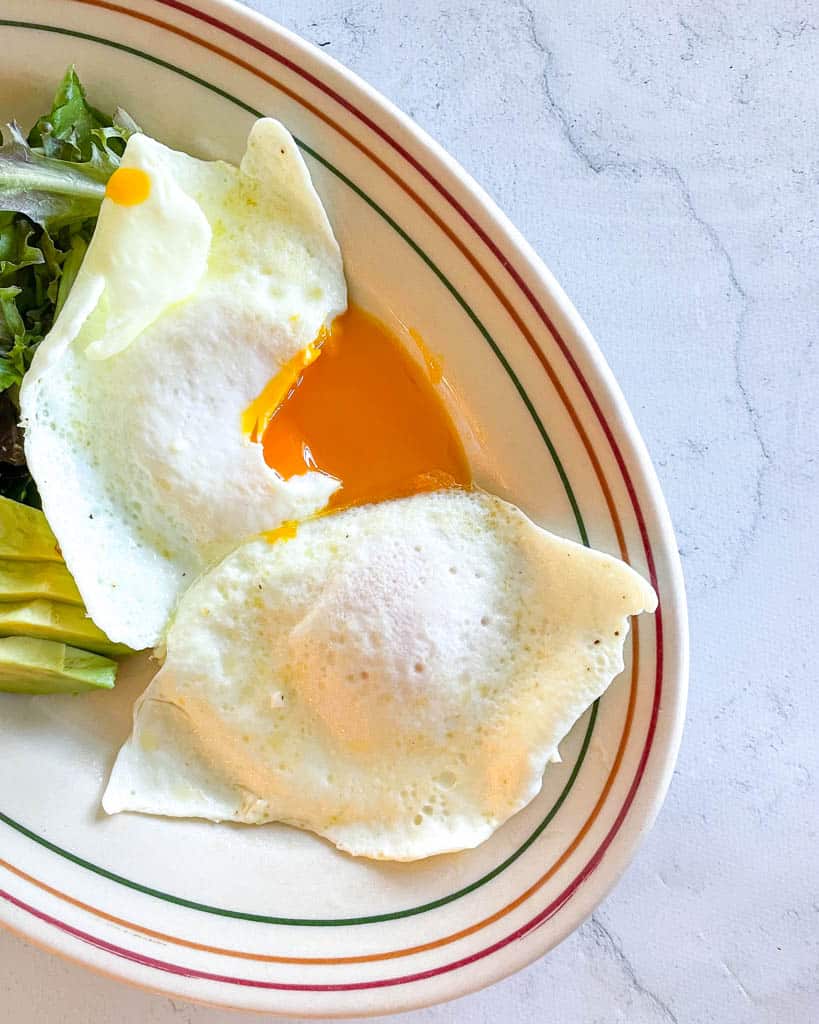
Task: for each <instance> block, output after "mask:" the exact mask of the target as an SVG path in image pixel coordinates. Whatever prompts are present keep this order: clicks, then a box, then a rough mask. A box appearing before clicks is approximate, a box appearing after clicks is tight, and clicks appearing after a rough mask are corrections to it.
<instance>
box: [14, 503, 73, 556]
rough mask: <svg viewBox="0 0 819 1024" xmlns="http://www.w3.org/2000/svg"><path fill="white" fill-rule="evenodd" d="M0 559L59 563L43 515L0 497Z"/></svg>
mask: <svg viewBox="0 0 819 1024" xmlns="http://www.w3.org/2000/svg"><path fill="white" fill-rule="evenodd" d="M0 558H11V559H14V560H23V561H28V562H62V560H63V558H62V555H61V554H60V548H59V546H58V544H57V538H56V537H55V536H54V534H53V533H52V532H51V527H50V526H49V525H48V523H47V521H46V517H45V516H44V515H43V513H42V512H41V511H40V510H39V509H36V508H29V506H28V505H21V504H20V502H19V501H12V500H11V498H4V497H0Z"/></svg>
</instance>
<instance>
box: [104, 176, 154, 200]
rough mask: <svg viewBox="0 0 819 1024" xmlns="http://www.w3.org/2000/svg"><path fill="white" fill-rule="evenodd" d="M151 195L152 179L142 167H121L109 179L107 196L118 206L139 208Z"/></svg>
mask: <svg viewBox="0 0 819 1024" xmlns="http://www.w3.org/2000/svg"><path fill="white" fill-rule="evenodd" d="M150 194H151V179H150V177H149V175H148V174H147V173H146V172H145V171H143V170H142V169H141V168H140V167H119V168H117V170H115V171H114V173H113V174H112V175H111V177H110V178H109V179H108V184H107V185H106V186H105V195H106V197H107V198H108V199H111V200H113V201H114V202H115V203H116V204H117V205H118V206H138V205H139V204H140V203H144V202H145V200H146V199H147V198H148V196H149V195H150Z"/></svg>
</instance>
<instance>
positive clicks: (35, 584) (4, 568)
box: [0, 558, 82, 604]
mask: <svg viewBox="0 0 819 1024" xmlns="http://www.w3.org/2000/svg"><path fill="white" fill-rule="evenodd" d="M37 597H47V598H49V599H50V600H51V601H63V602H65V603H66V604H82V598H81V597H80V592H79V590H77V584H76V583H75V582H74V578H73V576H72V575H71V573H70V572H69V571H68V569H66V567H65V565H63V564H62V563H61V562H22V561H21V562H14V561H11V560H10V559H6V558H0V602H5V601H30V600H31V599H32V598H37Z"/></svg>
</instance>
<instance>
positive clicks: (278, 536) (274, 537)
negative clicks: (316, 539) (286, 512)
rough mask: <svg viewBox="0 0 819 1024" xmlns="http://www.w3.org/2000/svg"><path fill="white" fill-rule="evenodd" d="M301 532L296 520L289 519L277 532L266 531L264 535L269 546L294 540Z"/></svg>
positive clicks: (277, 528)
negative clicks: (280, 541) (277, 542)
mask: <svg viewBox="0 0 819 1024" xmlns="http://www.w3.org/2000/svg"><path fill="white" fill-rule="evenodd" d="M298 532H299V524H298V523H297V522H296V520H295V519H288V520H287V521H286V522H284V523H282V524H281V526H277V527H276V529H275V530H265V532H264V533H263V534H262V536H263V537H264V539H265V540H266V541H267V543H268V544H275V543H276V541H279V540H292V539H293V538H294V537H295V536H296V534H297V533H298Z"/></svg>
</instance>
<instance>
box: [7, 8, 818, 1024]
mask: <svg viewBox="0 0 819 1024" xmlns="http://www.w3.org/2000/svg"><path fill="white" fill-rule="evenodd" d="M254 6H256V7H257V8H258V9H260V10H263V11H264V12H265V13H268V14H270V15H271V16H273V17H275V18H277V19H278V20H279V21H281V22H283V23H284V24H286V25H288V26H290V27H291V28H293V29H295V30H296V31H297V32H299V33H301V34H302V35H304V36H306V37H307V38H308V39H310V40H312V41H314V42H317V43H319V44H320V45H322V46H324V47H325V48H326V49H327V51H328V52H330V53H332V54H333V55H334V56H336V57H338V58H339V59H340V60H341V61H343V62H344V63H346V64H347V65H349V66H350V67H352V68H353V69H355V70H356V71H358V72H360V73H361V74H362V75H363V76H364V77H365V78H367V79H368V80H369V81H370V82H371V83H372V84H373V85H375V86H376V87H377V88H379V89H380V90H382V91H383V92H384V93H385V94H386V95H387V96H389V97H390V98H391V99H393V100H395V101H396V102H397V103H398V105H399V106H401V107H403V108H404V109H405V110H406V111H408V112H409V113H410V114H411V115H412V116H413V117H414V118H415V119H416V120H417V121H418V122H419V124H421V125H422V126H423V127H424V128H426V129H428V130H429V131H430V132H431V133H432V135H433V136H434V137H435V138H437V139H438V140H439V141H441V142H442V143H443V144H444V145H445V146H446V147H447V149H449V150H450V151H451V152H452V153H453V155H454V156H455V157H456V158H457V159H459V160H460V161H461V162H462V163H463V164H464V166H465V167H466V168H467V169H468V170H469V171H471V172H472V173H473V174H474V176H475V177H476V178H477V179H478V181H479V182H481V183H482V184H483V185H484V186H485V187H486V188H487V189H488V190H489V191H490V193H492V195H493V196H494V197H495V198H496V199H497V200H498V202H499V203H500V205H501V206H502V207H503V208H504V209H505V210H506V211H507V212H508V213H509V214H510V216H511V217H512V220H513V221H514V222H515V223H516V224H517V225H518V226H519V227H520V228H521V229H522V231H523V233H524V234H525V235H526V236H527V237H528V238H529V240H530V241H531V242H532V243H533V244H534V246H535V248H536V249H537V250H538V252H539V253H540V254H541V255H542V256H543V257H544V259H545V260H546V262H547V263H548V264H549V266H550V267H551V268H552V270H553V271H554V272H555V274H556V275H557V277H558V279H559V280H560V281H561V283H562V284H563V285H564V287H565V288H566V289H567V291H568V292H569V294H570V295H571V296H572V298H573V300H574V301H575V303H576V305H577V306H578V308H579V309H580V311H581V313H582V314H583V315H584V316H585V317H586V319H587V321H588V323H589V325H590V326H591V329H592V331H593V332H594V334H595V336H596V337H597V339H598V341H599V342H600V344H601V346H602V348H603V350H604V352H605V353H606V355H607V357H608V359H609V361H610V362H611V364H612V366H613V368H614V371H615V373H616V374H617V376H618V378H619V380H620V383H621V385H622V386H623V389H624V391H625V393H626V396H627V397H628V399H629V401H630V403H631V406H632V409H633V411H634V413H635V416H636V418H637V421H638V423H639V425H640V427H641V429H642V431H643V434H644V436H645V439H646V441H647V443H648V445H649V448H650V450H651V452H652V455H653V457H654V459H655V462H656V465H657V468H658V471H659V474H660V478H661V480H662V483H663V486H664V489H665V492H666V495H667V498H668V501H669V504H670V507H671V513H672V517H673V519H674V522H675V525H676V528H677V531H678V538H679V543H680V548H681V551H682V555H683V561H684V567H685V571H686V576H687V582H688V588H689V600H690V613H691V634H692V675H691V694H690V702H689V711H688V723H687V731H686V734H685V738H684V741H683V748H682V753H681V756H680V761H679V764H678V768H677V771H676V773H675V778H674V781H673V784H672V787H671V791H670V793H669V796H668V800H667V802H666V805H665V808H664V810H663V812H662V814H661V815H660V818H659V820H658V822H657V825H656V826H655V829H654V831H653V832H652V833H651V835H650V836H649V837H648V839H647V841H646V843H645V845H644V846H643V848H642V850H641V851H640V853H639V854H638V856H637V858H636V860H635V862H634V863H633V865H632V866H631V868H630V869H629V870H628V872H627V873H626V875H625V877H624V878H623V880H622V881H621V883H620V884H619V885H618V887H617V888H616V890H615V891H614V893H613V894H612V895H611V897H610V898H609V899H608V900H606V902H605V903H604V904H603V905H602V906H601V907H600V908H599V910H598V911H597V913H596V914H595V915H594V916H593V917H592V919H591V920H590V921H588V922H587V923H586V924H585V925H584V926H583V927H582V928H581V929H580V930H579V931H578V932H577V933H576V934H575V935H573V936H572V937H571V938H570V939H569V940H567V941H566V942H565V943H564V944H563V945H562V946H561V947H560V948H559V949H558V950H556V951H555V952H554V953H553V954H552V955H551V956H549V957H548V958H546V959H545V960H543V961H541V962H539V963H537V964H535V965H534V966H532V967H530V968H529V969H528V970H525V971H523V972H522V973H521V974H519V975H517V976H516V977H514V978H511V979H509V980H507V981H505V982H503V983H501V984H500V985H497V986H496V987H494V988H493V989H490V990H488V991H486V992H483V993H480V994H478V995H475V996H472V997H469V998H466V999H463V1000H459V1001H457V1002H455V1003H453V1004H450V1005H448V1006H443V1007H439V1008H435V1009H429V1010H424V1011H420V1012H418V1013H416V1014H411V1015H409V1016H408V1017H407V1018H406V1020H407V1021H408V1022H409V1021H412V1022H413V1024H450V1022H459V1024H462V1022H475V1024H482V1022H487V1024H489V1022H493V1024H494V1022H497V1021H516V1022H521V1024H528V1022H532V1024H534V1022H537V1024H544V1022H555V1024H556V1022H561V1024H563V1022H577V1024H615V1022H629V1024H710V1022H714V1024H808V1022H811V1021H819V869H817V852H819V851H818V846H819V843H818V842H817V831H818V830H819V799H818V798H817V777H819V758H818V757H817V749H819V740H818V738H819V711H817V709H818V708H819V686H818V685H817V678H818V677H819V671H817V662H816V655H815V649H814V644H815V640H816V637H817V618H818V615H817V613H819V607H818V606H817V598H816V591H817V584H818V583H819V571H817V570H818V569H819V556H818V555H817V551H819V543H817V533H819V516H818V515H817V509H818V508H819V488H818V487H817V447H818V446H817V439H818V438H819V398H818V397H817V395H818V394H819V344H817V335H818V334H819V281H818V280H817V278H818V277H819V229H818V228H817V211H818V210H819V148H817V139H818V138H819V88H818V86H819V71H817V69H819V5H817V3H816V0H714V2H709V3H706V2H695V0H680V2H675V0H668V2H660V0H591V2H588V3H579V4H576V3H569V2H567V0H564V2H550V3H545V2H542V0H539V2H532V3H529V4H524V3H514V2H509V3H503V2H491V0H473V2H471V3H467V4H458V3H433V2H431V0H423V2H419V3H409V4H408V3H399V2H398V0H389V2H383V3H377V2H374V0H364V2H358V3H352V4H351V3H345V2H342V0H323V2H319V0H315V2H306V3H302V2H296V0H281V2H279V3H273V2H272V0H256V2H255V4H254ZM501 142H502V143H503V146H501ZM0 1008H5V1010H6V1016H5V1017H3V1019H4V1020H5V1019H8V1020H9V1021H12V1022H14V1024H33V1022H35V1021H36V1022H38V1024H40V1022H47V1024H50V1022H57V1021H59V1022H61V1024H80V1022H82V1024H103V1022H106V1024H107V1022H108V1021H113V1020H116V1021H118V1022H122V1024H170V1022H172V1021H173V1022H185V1024H228V1021H230V1022H231V1024H234V1022H235V1021H238V1020H239V1019H240V1018H239V1017H238V1016H236V1015H233V1014H229V1013H224V1012H221V1011H217V1010H209V1009H203V1008H197V1007H192V1006H188V1005H185V1004H181V1003H174V1002H173V1001H171V1000H168V999H163V998H160V997H154V996H150V995H147V994H143V993H141V992H136V991H131V990H128V989H124V988H120V987H118V986H116V985H114V984H113V983H112V982H109V981H106V980H103V979H101V978H97V977H95V976H93V975H88V974H86V973H85V972H84V971H82V970H80V968H77V967H74V966H71V965H68V964H65V963H63V962H61V961H58V960H56V959H52V958H50V957H47V956H46V955H45V954H43V953H40V952H37V951H34V950H32V949H30V948H29V947H27V946H24V945H23V944H22V943H21V942H19V941H18V940H17V939H14V938H11V937H10V936H7V935H0ZM0 1016H3V1014H2V1013H0Z"/></svg>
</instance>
